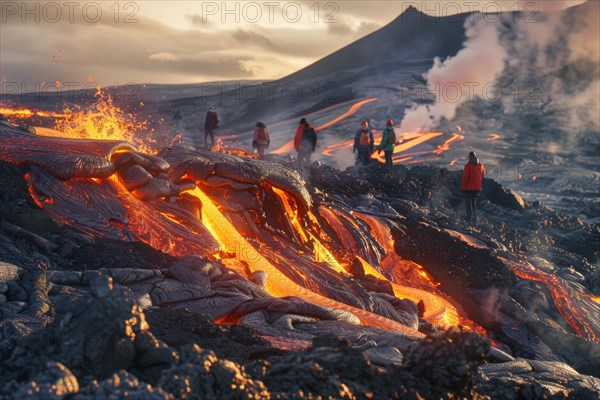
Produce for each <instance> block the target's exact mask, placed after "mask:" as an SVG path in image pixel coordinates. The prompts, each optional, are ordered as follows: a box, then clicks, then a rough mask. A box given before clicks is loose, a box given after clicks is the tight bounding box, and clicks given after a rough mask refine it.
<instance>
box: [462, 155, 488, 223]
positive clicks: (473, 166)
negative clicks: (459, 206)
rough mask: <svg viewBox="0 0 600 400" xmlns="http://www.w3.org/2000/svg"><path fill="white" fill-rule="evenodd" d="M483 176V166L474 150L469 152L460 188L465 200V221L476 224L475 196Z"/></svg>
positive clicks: (479, 191)
mask: <svg viewBox="0 0 600 400" xmlns="http://www.w3.org/2000/svg"><path fill="white" fill-rule="evenodd" d="M483 178H485V167H484V166H483V164H482V163H480V162H479V160H478V159H477V154H475V152H474V151H472V152H470V153H469V162H468V163H467V164H466V165H465V169H464V170H463V173H462V180H461V184H460V189H461V190H462V192H463V196H464V197H465V200H466V202H467V222H469V223H471V224H473V225H475V224H477V197H479V195H480V194H481V188H482V185H483Z"/></svg>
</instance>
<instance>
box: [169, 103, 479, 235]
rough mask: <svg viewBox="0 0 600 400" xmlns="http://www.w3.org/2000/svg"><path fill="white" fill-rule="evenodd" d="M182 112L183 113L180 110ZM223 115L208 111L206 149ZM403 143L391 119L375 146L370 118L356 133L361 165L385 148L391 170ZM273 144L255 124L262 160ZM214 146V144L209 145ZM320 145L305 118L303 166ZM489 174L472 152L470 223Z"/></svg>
mask: <svg viewBox="0 0 600 400" xmlns="http://www.w3.org/2000/svg"><path fill="white" fill-rule="evenodd" d="M178 113H179V112H178ZM176 117H177V118H174V120H175V121H176V123H177V125H179V124H180V122H181V114H180V113H179V115H177V113H176ZM219 122H220V120H219V115H218V114H217V112H216V111H215V110H214V109H213V108H212V107H211V108H209V109H208V111H207V113H206V119H205V122H204V145H205V147H206V148H212V147H213V146H214V144H215V136H214V132H215V130H216V129H217V128H219ZM400 143H402V140H401V139H399V138H398V137H397V135H396V132H395V131H394V121H392V120H391V119H388V120H387V121H386V124H385V128H384V129H383V131H382V135H381V141H380V142H379V144H378V145H377V146H375V138H374V136H373V131H372V130H371V128H370V126H369V123H368V122H367V121H362V122H361V124H360V128H359V129H358V131H357V132H356V135H355V136H354V146H353V152H354V153H355V154H356V155H357V158H356V162H357V164H361V165H365V166H366V165H369V164H370V163H371V157H372V155H373V153H374V152H375V151H377V152H378V154H381V152H382V151H383V153H384V156H385V165H386V167H387V168H389V169H391V168H392V166H393V154H394V148H395V146H396V145H398V144H400ZM270 144H271V135H270V133H269V129H268V128H267V126H266V125H265V124H264V123H263V122H256V125H255V127H254V137H253V139H252V147H253V148H254V149H256V152H257V153H258V159H259V160H264V159H265V150H266V149H268V148H269V145H270ZM209 146H210V147H209ZM316 148H317V132H316V130H315V129H314V128H313V127H312V125H311V124H310V123H309V122H308V121H307V120H306V118H302V119H301V120H300V123H299V124H298V127H297V128H296V133H295V135H294V149H295V150H296V152H297V158H296V160H297V166H298V168H300V169H302V168H304V167H306V166H307V165H309V164H310V162H311V157H312V153H314V152H315V150H316ZM485 176H486V172H485V167H484V166H483V164H482V163H481V162H480V161H479V159H478V158H477V154H475V152H473V151H471V152H470V153H469V161H468V162H467V164H466V165H465V167H464V170H463V173H462V178H461V191H462V193H463V196H464V198H465V200H466V211H467V218H466V219H467V221H466V222H467V223H469V224H472V225H475V224H476V223H477V197H479V195H480V193H481V190H482V186H483V178H484V177H485Z"/></svg>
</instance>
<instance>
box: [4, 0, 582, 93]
mask: <svg viewBox="0 0 600 400" xmlns="http://www.w3.org/2000/svg"><path fill="white" fill-rule="evenodd" d="M582 2H584V0H572V1H568V0H567V1H561V0H545V1H525V0H509V1H451V0H447V1H431V0H427V1H424V0H421V1H391V0H388V1H355V0H350V1H335V2H334V1H314V0H309V1H300V0H296V1H193V0H189V1H158V0H144V1H113V0H109V1H76V0H71V1H66V0H59V1H46V0H45V1H32V0H27V1H23V0H20V1H7V0H2V1H0V11H1V15H0V82H1V83H2V90H1V92H4V93H7V92H8V91H9V90H8V89H7V88H10V91H14V90H15V89H14V88H15V87H18V88H19V89H18V90H19V91H21V92H24V91H37V90H39V89H40V88H42V89H43V88H44V87H46V86H47V85H57V83H56V82H60V85H63V87H68V88H81V87H89V86H90V85H95V84H100V85H102V86H109V85H124V84H127V83H138V84H139V83H200V82H211V81H222V80H241V79H258V80H270V79H278V78H281V77H284V76H286V75H288V74H290V73H292V72H294V71H297V70H298V69H301V68H303V67H306V66H308V65H310V64H311V63H313V62H315V61H317V60H318V59H320V58H322V57H324V56H326V55H328V54H330V53H332V52H334V51H336V50H338V49H340V48H342V47H344V46H346V45H348V44H350V43H352V42H354V41H356V40H357V39H359V38H361V37H363V36H365V35H367V34H369V33H371V32H373V31H375V30H377V29H379V28H381V27H383V26H384V25H386V24H388V23H390V22H391V21H392V20H394V19H395V18H396V17H397V16H398V15H400V14H401V13H402V12H403V11H404V10H405V9H406V8H407V7H408V6H410V5H412V6H414V7H416V8H418V9H419V10H421V11H423V12H425V13H427V14H430V15H437V16H447V15H453V14H456V13H460V12H468V11H473V10H475V9H477V10H481V11H486V12H490V13H493V12H506V11H509V10H512V11H514V10H517V9H518V10H521V11H523V13H524V15H525V16H527V15H530V16H532V17H533V18H535V13H537V12H539V11H547V10H560V9H563V8H566V7H569V6H573V5H576V4H579V3H582Z"/></svg>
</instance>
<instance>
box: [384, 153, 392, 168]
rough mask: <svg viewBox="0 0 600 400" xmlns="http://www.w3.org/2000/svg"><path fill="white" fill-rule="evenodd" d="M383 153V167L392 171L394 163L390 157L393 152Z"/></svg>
mask: <svg viewBox="0 0 600 400" xmlns="http://www.w3.org/2000/svg"><path fill="white" fill-rule="evenodd" d="M384 153H385V166H386V167H388V168H389V169H392V166H393V165H394V161H393V160H392V156H393V155H394V152H393V151H384Z"/></svg>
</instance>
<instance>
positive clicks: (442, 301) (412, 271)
mask: <svg viewBox="0 0 600 400" xmlns="http://www.w3.org/2000/svg"><path fill="white" fill-rule="evenodd" d="M354 215H355V216H356V217H358V218H359V219H361V220H363V221H365V222H366V223H367V224H368V225H369V227H370V229H371V230H370V233H371V235H373V236H374V237H375V238H376V239H377V241H378V242H379V244H380V245H382V246H383V247H384V249H385V255H384V257H383V258H382V260H381V270H382V271H383V272H384V273H386V274H387V277H386V276H384V275H383V274H382V273H381V272H379V271H378V270H377V269H375V268H373V267H372V266H370V265H369V264H368V263H366V262H364V261H363V267H364V268H365V273H369V274H371V275H373V276H375V277H377V278H379V279H385V280H389V281H390V283H391V284H392V288H393V290H394V294H395V295H396V297H398V298H407V299H410V300H412V301H414V302H416V303H418V302H419V301H422V302H423V305H424V308H425V311H424V314H423V318H425V319H426V320H428V321H429V322H431V323H433V324H435V325H437V326H440V327H442V328H448V327H450V326H458V325H461V326H464V327H466V328H472V327H474V326H475V324H474V322H472V321H470V320H468V319H466V318H463V317H461V316H460V314H459V312H458V310H457V308H456V307H455V306H454V305H453V304H451V303H450V301H449V300H447V299H446V298H444V297H443V295H442V293H441V292H439V290H437V289H436V284H435V283H434V282H433V280H432V279H431V277H430V276H429V275H428V274H427V272H425V270H424V269H423V267H421V266H420V265H418V264H416V263H414V262H412V261H408V262H407V261H406V260H403V259H402V258H401V257H400V256H399V255H398V254H396V252H395V250H394V241H393V238H392V233H391V230H390V228H389V227H388V226H387V224H385V223H384V222H383V221H381V220H380V219H378V218H377V217H374V216H372V215H367V214H362V213H356V212H355V213H354ZM361 261H362V260H361ZM407 264H408V266H409V268H407V269H405V270H404V272H403V273H399V272H400V271H402V270H403V269H404V268H403V267H402V266H406V265H407ZM367 271H368V272H367ZM409 285H410V286H409ZM419 288H421V289H419Z"/></svg>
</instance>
